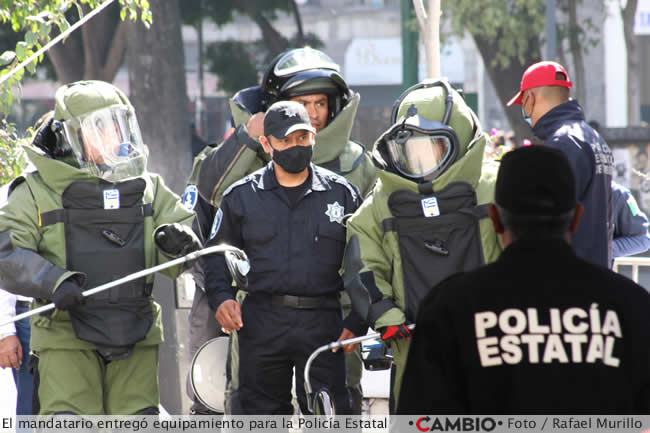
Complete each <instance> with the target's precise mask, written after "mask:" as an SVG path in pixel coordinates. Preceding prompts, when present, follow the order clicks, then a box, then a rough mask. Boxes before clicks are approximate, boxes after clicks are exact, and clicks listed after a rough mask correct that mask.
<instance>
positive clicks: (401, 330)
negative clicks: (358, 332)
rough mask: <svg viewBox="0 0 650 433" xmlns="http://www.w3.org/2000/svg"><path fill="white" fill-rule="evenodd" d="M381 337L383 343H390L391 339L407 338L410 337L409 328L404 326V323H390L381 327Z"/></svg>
mask: <svg viewBox="0 0 650 433" xmlns="http://www.w3.org/2000/svg"><path fill="white" fill-rule="evenodd" d="M380 333H381V339H382V340H384V342H385V343H390V342H391V341H395V340H399V339H401V338H405V339H407V340H410V339H411V330H410V329H409V328H407V327H406V325H405V324H404V323H402V324H401V325H391V326H386V327H385V328H381V330H380Z"/></svg>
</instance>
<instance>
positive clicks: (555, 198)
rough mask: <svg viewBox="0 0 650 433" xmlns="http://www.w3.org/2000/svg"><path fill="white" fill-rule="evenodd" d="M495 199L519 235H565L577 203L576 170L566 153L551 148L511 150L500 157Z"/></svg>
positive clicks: (511, 228) (505, 222) (515, 232)
mask: <svg viewBox="0 0 650 433" xmlns="http://www.w3.org/2000/svg"><path fill="white" fill-rule="evenodd" d="M494 201H495V203H496V205H497V208H498V210H499V214H500V216H501V217H502V220H503V221H502V222H503V224H504V225H505V226H506V227H507V228H508V229H509V230H510V231H512V232H513V234H514V235H515V237H516V238H518V239H520V238H522V237H526V238H530V237H559V236H563V235H564V234H565V233H566V232H567V231H568V229H569V226H570V224H571V221H572V218H573V215H574V212H575V208H576V205H577V198H576V184H575V176H574V174H573V169H572V168H571V165H570V164H569V161H568V159H567V157H566V156H565V155H564V153H562V152H561V151H559V150H557V149H553V148H551V147H547V146H543V145H533V146H527V147H522V148H519V149H516V150H513V151H512V152H508V153H507V154H506V155H504V157H503V158H502V160H501V166H500V168H499V174H498V176H497V181H496V188H495V196H494Z"/></svg>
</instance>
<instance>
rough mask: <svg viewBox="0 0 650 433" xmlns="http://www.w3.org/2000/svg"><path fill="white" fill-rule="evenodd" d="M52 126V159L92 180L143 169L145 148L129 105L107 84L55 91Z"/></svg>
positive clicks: (115, 179)
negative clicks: (61, 160) (54, 146)
mask: <svg viewBox="0 0 650 433" xmlns="http://www.w3.org/2000/svg"><path fill="white" fill-rule="evenodd" d="M51 128H52V130H53V131H54V133H55V134H56V136H57V145H56V152H55V155H52V156H53V157H55V158H57V155H59V156H58V158H59V159H64V158H61V156H62V157H65V159H64V160H66V162H68V161H70V162H71V163H73V164H74V165H77V166H78V167H80V168H81V169H83V170H85V171H87V172H88V173H89V174H91V175H93V176H96V177H99V178H102V179H105V180H107V181H110V182H119V181H122V180H124V179H127V178H130V177H137V176H140V175H142V173H144V171H145V168H146V161H147V148H146V146H145V145H144V143H143V141H142V136H141V134H140V127H139V125H138V121H137V119H136V117H135V111H134V109H133V106H132V105H131V103H130V102H129V100H128V99H127V98H126V96H125V95H124V93H122V92H121V91H120V90H119V89H118V88H116V87H115V86H113V85H111V84H109V83H106V82H103V81H79V82H76V83H72V84H68V85H65V86H63V87H61V88H59V89H58V90H57V92H56V95H55V109H54V120H53V122H52V126H51Z"/></svg>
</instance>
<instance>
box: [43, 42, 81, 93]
mask: <svg viewBox="0 0 650 433" xmlns="http://www.w3.org/2000/svg"><path fill="white" fill-rule="evenodd" d="M82 53H83V51H82V48H81V45H80V44H79V41H78V40H76V39H75V38H74V37H73V36H70V37H68V40H66V41H65V42H62V43H59V44H56V45H54V46H53V47H52V48H50V49H49V50H47V56H48V57H49V58H50V61H51V62H52V66H54V72H55V73H56V79H57V80H58V81H59V82H60V83H63V84H67V83H72V82H74V81H79V80H81V79H83V70H84V67H83V65H84V61H83V54H82Z"/></svg>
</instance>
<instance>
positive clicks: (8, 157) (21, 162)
mask: <svg viewBox="0 0 650 433" xmlns="http://www.w3.org/2000/svg"><path fill="white" fill-rule="evenodd" d="M28 134H29V136H30V137H31V135H32V131H31V130H30V131H28ZM28 142H29V138H26V137H19V136H18V132H17V131H16V127H15V125H13V124H11V123H7V121H6V120H5V119H3V120H2V122H1V124H0V185H4V184H5V183H7V182H9V181H10V180H11V179H13V178H14V177H16V176H18V175H19V174H20V173H22V171H23V169H24V168H25V166H26V165H27V158H26V157H25V152H24V151H23V149H22V148H21V147H20V144H27V143H28Z"/></svg>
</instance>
